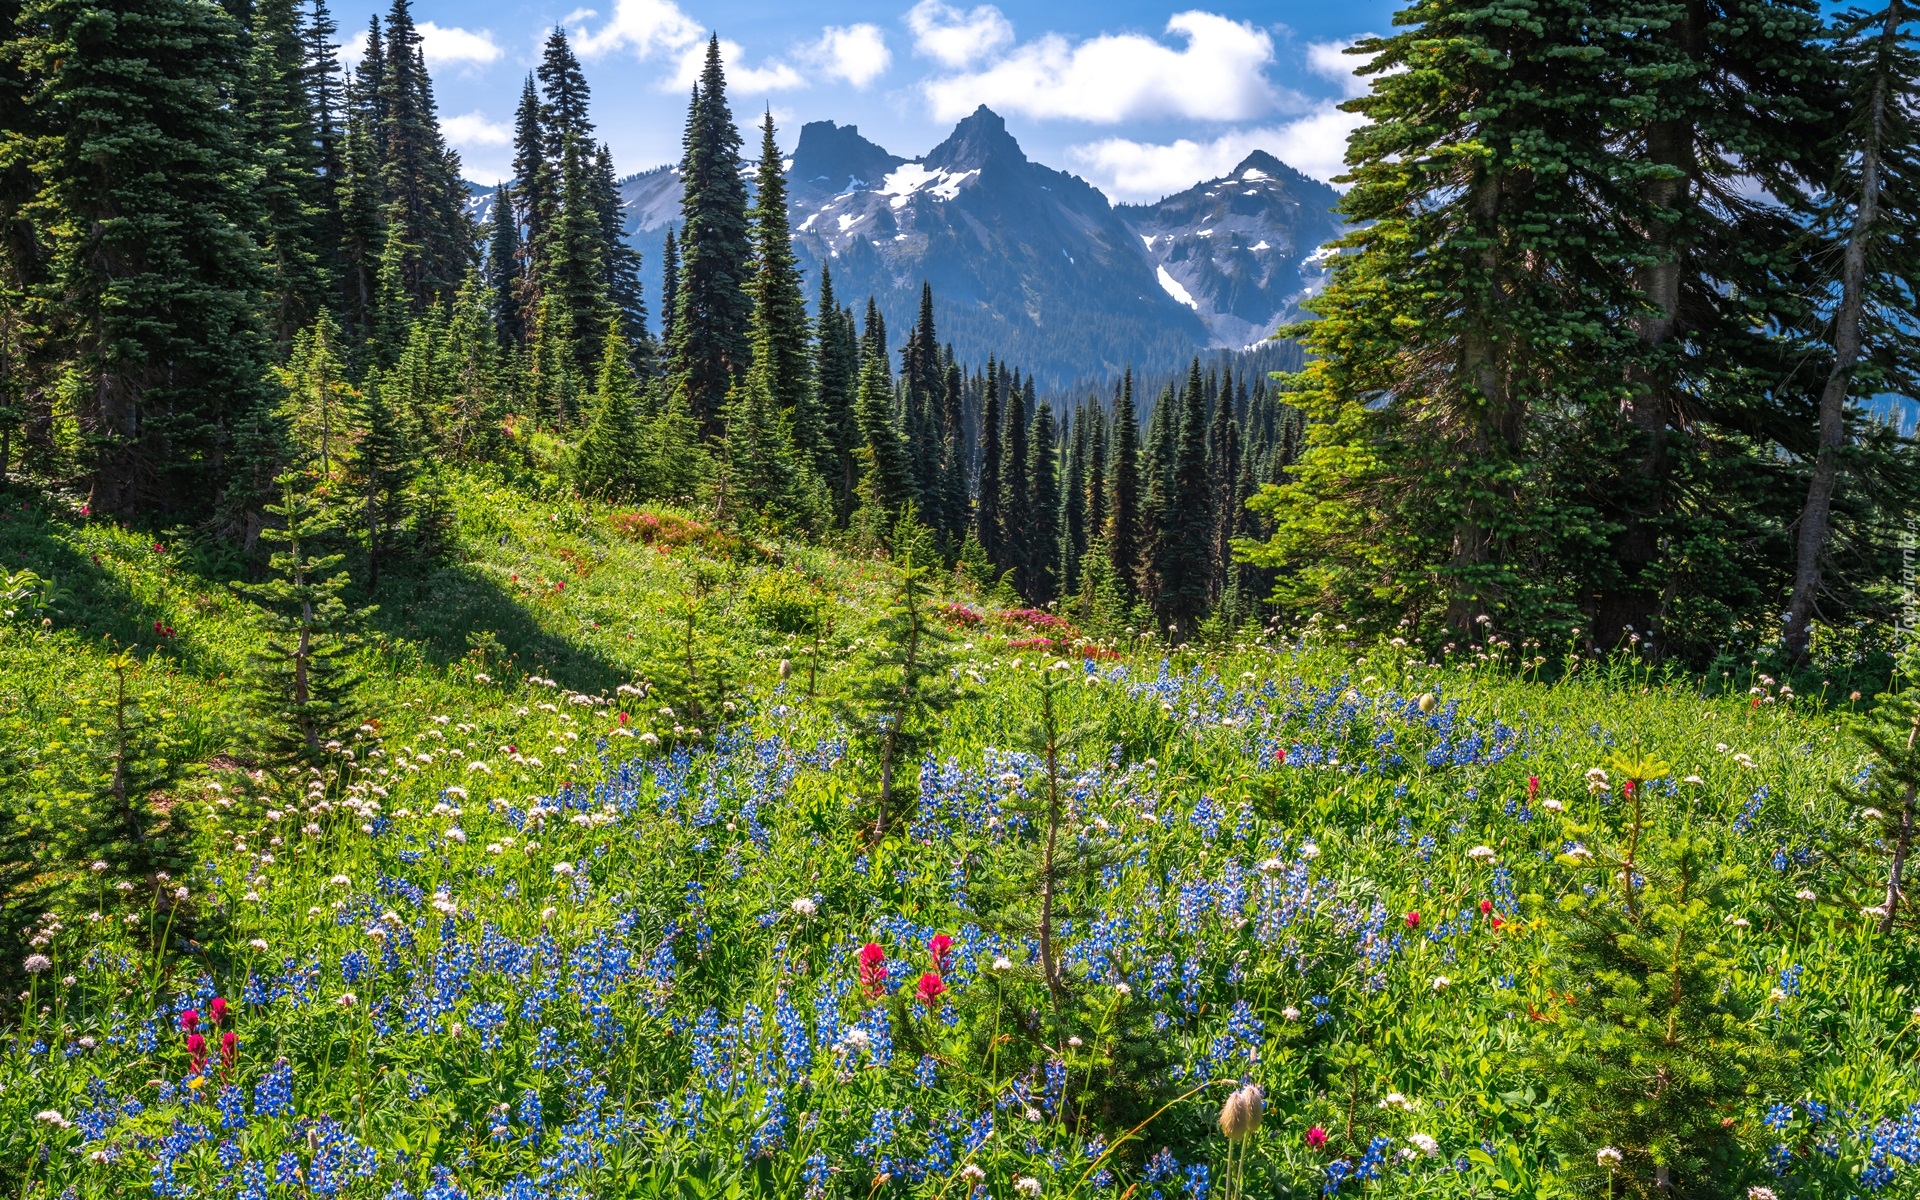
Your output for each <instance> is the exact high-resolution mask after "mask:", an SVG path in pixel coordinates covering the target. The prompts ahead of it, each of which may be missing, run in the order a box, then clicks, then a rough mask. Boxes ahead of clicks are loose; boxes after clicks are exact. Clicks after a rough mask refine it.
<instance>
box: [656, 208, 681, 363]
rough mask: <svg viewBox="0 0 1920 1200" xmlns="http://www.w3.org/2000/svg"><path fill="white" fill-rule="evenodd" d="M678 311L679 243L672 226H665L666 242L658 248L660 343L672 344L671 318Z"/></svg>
mask: <svg viewBox="0 0 1920 1200" xmlns="http://www.w3.org/2000/svg"><path fill="white" fill-rule="evenodd" d="M679 311H680V244H679V243H678V242H676V241H675V240H674V237H673V226H672V225H668V226H667V239H666V244H665V245H663V246H662V247H661V248H660V345H661V346H662V347H663V348H664V347H667V346H671V345H673V318H674V314H675V313H678V312H679Z"/></svg>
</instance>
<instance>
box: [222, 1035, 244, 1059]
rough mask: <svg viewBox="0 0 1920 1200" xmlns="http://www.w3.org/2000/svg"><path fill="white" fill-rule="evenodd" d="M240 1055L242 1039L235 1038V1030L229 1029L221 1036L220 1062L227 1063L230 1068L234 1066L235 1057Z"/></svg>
mask: <svg viewBox="0 0 1920 1200" xmlns="http://www.w3.org/2000/svg"><path fill="white" fill-rule="evenodd" d="M239 1053H240V1039H239V1038H237V1037H235V1036H234V1033H233V1030H231V1029H229V1030H227V1031H226V1032H225V1033H223V1034H221V1035H220V1060H221V1061H222V1062H224V1063H226V1064H227V1065H228V1066H229V1067H231V1066H232V1065H233V1060H234V1057H235V1056H236V1055H237V1054H239Z"/></svg>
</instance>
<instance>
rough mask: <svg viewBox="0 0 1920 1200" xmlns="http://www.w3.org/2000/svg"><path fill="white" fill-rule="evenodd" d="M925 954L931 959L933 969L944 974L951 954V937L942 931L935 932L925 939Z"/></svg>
mask: <svg viewBox="0 0 1920 1200" xmlns="http://www.w3.org/2000/svg"><path fill="white" fill-rule="evenodd" d="M927 954H928V955H929V956H931V957H932V959H933V969H934V970H935V971H936V972H939V973H940V974H942V975H944V974H946V971H947V960H948V959H949V958H951V957H952V956H953V939H952V938H950V937H948V936H947V935H946V934H944V933H936V934H934V935H933V936H932V937H931V938H929V939H927Z"/></svg>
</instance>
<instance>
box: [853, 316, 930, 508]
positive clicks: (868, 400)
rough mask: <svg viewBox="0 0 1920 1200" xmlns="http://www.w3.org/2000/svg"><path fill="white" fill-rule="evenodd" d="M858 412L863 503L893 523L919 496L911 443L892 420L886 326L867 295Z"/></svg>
mask: <svg viewBox="0 0 1920 1200" xmlns="http://www.w3.org/2000/svg"><path fill="white" fill-rule="evenodd" d="M854 415H855V417H856V419H857V420H858V421H859V424H860V441H861V446H860V458H861V479H860V497H861V501H862V502H863V504H865V505H867V506H869V507H872V508H876V509H878V510H880V512H881V513H883V514H884V515H885V518H886V520H887V522H888V524H889V526H891V524H892V522H893V521H894V520H896V519H897V518H898V517H899V516H900V514H901V513H902V512H904V511H905V510H906V508H907V506H908V505H909V504H912V503H913V502H914V500H915V496H914V491H913V472H912V464H911V463H910V462H909V461H908V447H907V444H906V440H905V439H904V438H903V437H901V435H900V427H899V424H898V422H897V421H896V420H895V419H894V405H893V380H892V379H891V378H890V373H889V372H888V370H887V331H886V325H885V323H884V322H882V321H881V319H880V309H879V306H878V305H876V304H875V303H874V302H873V298H872V297H868V298H867V319H866V329H865V331H864V332H863V333H862V335H861V346H860V392H859V396H858V398H857V399H856V400H855V402H854Z"/></svg>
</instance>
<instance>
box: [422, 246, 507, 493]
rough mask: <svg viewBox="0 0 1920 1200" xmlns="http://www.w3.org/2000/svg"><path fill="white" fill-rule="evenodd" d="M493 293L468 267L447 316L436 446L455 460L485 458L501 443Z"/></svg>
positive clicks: (502, 394)
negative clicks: (443, 410)
mask: <svg viewBox="0 0 1920 1200" xmlns="http://www.w3.org/2000/svg"><path fill="white" fill-rule="evenodd" d="M494 296H495V293H494V292H493V290H492V289H491V288H489V287H487V286H486V285H485V284H483V283H482V282H481V279H480V273H479V271H478V270H477V269H476V270H473V271H470V272H468V274H467V279H466V282H465V283H463V284H461V286H460V291H459V293H458V294H457V295H455V297H454V300H453V306H452V310H451V314H450V316H449V318H448V321H447V336H446V338H445V339H444V347H443V353H442V354H441V355H440V356H439V363H440V368H441V370H442V371H443V372H444V373H445V383H446V389H445V396H444V403H445V405H446V413H445V419H444V423H443V425H442V428H441V436H440V445H441V450H442V453H443V454H444V455H445V457H447V458H450V459H452V460H453V461H454V462H488V461H491V460H492V459H493V456H494V454H495V452H496V451H497V450H498V449H499V448H500V422H501V419H502V418H503V417H504V416H505V414H506V404H505V401H506V394H505V388H504V387H503V384H502V379H501V375H502V372H501V370H500V339H499V337H498V334H497V333H496V331H495V327H494V314H495V310H494V307H493V300H494ZM436 457H437V456H436Z"/></svg>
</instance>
